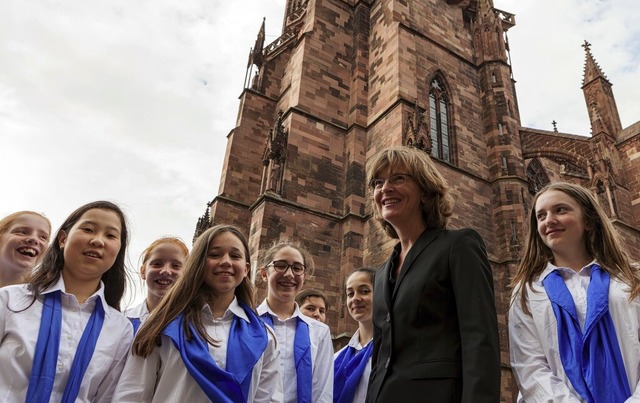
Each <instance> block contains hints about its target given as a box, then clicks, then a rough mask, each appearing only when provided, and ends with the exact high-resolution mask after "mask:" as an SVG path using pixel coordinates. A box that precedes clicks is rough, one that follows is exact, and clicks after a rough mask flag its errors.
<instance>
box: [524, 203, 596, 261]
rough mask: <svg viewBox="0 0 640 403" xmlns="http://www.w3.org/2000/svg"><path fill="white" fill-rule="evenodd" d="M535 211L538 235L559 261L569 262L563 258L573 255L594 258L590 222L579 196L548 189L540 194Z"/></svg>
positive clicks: (585, 258) (582, 258)
mask: <svg viewBox="0 0 640 403" xmlns="http://www.w3.org/2000/svg"><path fill="white" fill-rule="evenodd" d="M535 213H536V220H537V226H538V235H540V239H541V240H542V242H543V243H544V244H545V245H546V246H547V247H548V248H549V249H551V252H552V253H553V256H554V262H555V264H556V265H565V264H566V263H564V262H563V259H564V257H566V256H570V255H571V256H579V257H581V260H583V261H584V260H590V259H591V258H592V257H590V256H589V254H588V252H587V246H586V241H585V232H586V231H587V230H589V229H590V226H589V225H588V224H587V222H586V220H585V217H584V213H583V211H582V207H580V205H579V204H578V202H577V201H576V200H574V199H573V198H572V197H570V196H569V195H568V194H566V193H564V192H562V191H559V190H548V191H546V192H544V193H542V194H541V195H540V196H539V197H538V199H537V201H536V204H535ZM587 263H588V262H587Z"/></svg>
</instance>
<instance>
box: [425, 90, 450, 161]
mask: <svg viewBox="0 0 640 403" xmlns="http://www.w3.org/2000/svg"><path fill="white" fill-rule="evenodd" d="M450 120H451V119H450V111H449V97H448V95H447V91H446V89H445V87H444V85H443V83H442V81H441V80H440V79H439V78H437V77H436V78H434V79H433V80H432V81H431V85H430V88H429V136H430V137H431V156H432V157H434V158H438V159H441V160H443V161H446V162H449V163H453V155H452V154H453V153H452V150H451V130H450V129H451V126H450Z"/></svg>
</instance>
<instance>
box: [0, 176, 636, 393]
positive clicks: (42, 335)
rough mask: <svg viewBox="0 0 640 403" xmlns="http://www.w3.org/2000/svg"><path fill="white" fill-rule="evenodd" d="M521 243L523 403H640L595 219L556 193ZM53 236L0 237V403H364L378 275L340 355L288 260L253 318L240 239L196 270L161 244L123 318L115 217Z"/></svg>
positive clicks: (622, 303)
mask: <svg viewBox="0 0 640 403" xmlns="http://www.w3.org/2000/svg"><path fill="white" fill-rule="evenodd" d="M529 227H530V229H529V232H528V233H527V241H526V244H525V248H524V254H523V257H522V259H521V262H520V264H519V267H518V270H517V273H516V276H515V278H514V280H513V298H512V305H511V307H510V315H509V337H510V355H511V365H512V369H513V373H514V376H515V379H516V382H517V384H518V387H519V389H520V392H521V397H520V399H521V401H529V402H537V401H576V402H620V401H625V400H626V399H629V398H635V399H640V385H639V382H638V379H639V377H640V373H639V366H640V337H639V334H640V299H639V298H638V296H639V294H640V272H639V271H638V268H637V267H635V266H633V265H632V264H631V263H630V260H629V258H628V256H627V254H626V253H625V251H624V250H623V248H622V247H621V243H620V241H619V240H618V237H617V235H616V232H615V230H614V228H613V226H612V224H611V222H610V221H609V219H608V218H607V216H606V214H605V213H604V211H603V210H602V208H601V207H600V206H599V205H598V203H597V201H596V200H595V198H594V197H593V196H592V195H591V193H590V192H589V191H588V190H587V189H585V188H582V187H580V186H577V185H572V184H568V183H555V184H551V185H549V186H547V187H546V188H544V189H542V190H541V191H540V192H538V194H537V195H536V196H535V197H534V199H533V203H532V207H531V211H530V214H529ZM50 232H51V224H50V222H49V220H47V219H46V218H45V217H43V216H42V215H40V214H38V213H35V212H30V211H24V212H18V213H15V214H12V215H10V216H8V217H6V218H4V219H3V220H1V221H0V287H1V288H0V362H2V365H3V370H2V375H1V376H0V401H28V402H49V401H61V402H74V401H76V400H79V401H98V402H100V401H104V402H110V401H114V402H143V401H150V402H165V401H188V402H192V401H193V402H197V401H214V402H331V401H334V402H364V401H365V398H366V393H367V384H368V379H369V374H370V372H371V356H372V354H373V353H374V351H373V346H372V344H373V343H372V342H371V340H372V338H373V334H374V328H373V325H372V322H371V315H372V308H371V307H372V295H373V284H374V281H373V277H374V274H375V271H374V270H372V269H369V268H361V269H357V270H356V271H354V272H353V273H352V274H351V275H350V276H349V277H348V278H347V280H346V284H345V290H346V297H347V308H348V311H349V314H350V315H351V316H352V317H353V318H354V319H355V320H356V321H357V322H358V330H357V332H356V333H355V334H354V335H353V337H352V338H351V340H350V341H349V343H348V345H347V346H346V347H344V348H343V349H341V350H340V351H338V352H337V353H335V354H334V352H333V345H332V339H331V334H330V331H329V328H328V326H327V325H325V324H324V323H322V322H323V321H324V319H325V314H326V308H327V302H326V297H324V296H323V295H322V293H314V292H312V291H307V292H302V293H301V290H302V288H303V284H304V281H305V277H307V276H308V275H310V274H311V273H312V271H313V267H314V264H313V259H312V258H311V256H310V255H309V254H308V253H307V252H306V251H305V250H304V248H302V247H301V246H300V245H299V244H296V243H294V242H289V241H286V242H280V243H277V244H275V245H274V246H272V247H271V248H270V249H268V250H266V251H264V252H263V253H261V262H260V270H259V276H260V278H261V279H262V280H263V281H264V282H265V283H266V284H267V297H266V299H265V300H264V301H262V302H261V303H260V304H257V301H255V289H254V285H253V281H252V280H251V279H250V273H251V261H250V255H251V253H250V251H249V246H248V243H247V240H246V238H245V236H244V235H243V234H242V232H241V231H239V230H238V229H237V228H236V227H234V226H231V225H216V226H214V227H212V228H209V229H208V230H207V231H205V232H204V233H203V234H202V235H201V236H200V237H198V239H197V240H196V242H195V243H194V245H193V249H192V251H191V252H190V253H189V251H188V248H187V246H186V245H185V244H184V243H183V242H182V241H180V240H179V239H176V238H161V239H158V240H156V241H155V242H153V243H152V244H151V245H150V246H149V247H148V248H147V249H146V250H145V251H144V252H143V254H142V257H141V269H140V274H141V277H142V278H143V279H144V280H145V282H146V286H147V290H148V291H147V296H146V299H145V300H144V301H143V302H142V303H141V304H140V305H138V306H136V307H134V308H132V309H129V310H127V311H126V312H125V314H124V315H123V314H121V313H120V300H121V298H122V296H123V293H124V289H125V283H126V269H125V249H126V245H127V242H128V230H127V222H126V219H125V216H124V214H123V212H122V211H121V209H120V208H119V207H118V206H117V205H115V204H113V203H110V202H104V201H99V202H94V203H89V204H86V205H84V206H82V207H80V208H78V209H77V210H75V211H74V212H73V213H72V214H71V215H70V216H69V217H68V218H67V219H66V220H65V221H64V223H63V224H62V225H61V227H60V228H59V229H58V231H57V232H56V234H55V235H54V236H53V238H52V240H51V242H50V241H49V236H50ZM36 263H38V264H37V265H36ZM25 282H26V283H25ZM23 283H25V284H23ZM296 297H297V299H296ZM296 301H297V302H296ZM316 319H317V320H316Z"/></svg>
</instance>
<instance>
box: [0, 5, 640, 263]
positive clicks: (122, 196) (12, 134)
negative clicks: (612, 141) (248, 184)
mask: <svg viewBox="0 0 640 403" xmlns="http://www.w3.org/2000/svg"><path fill="white" fill-rule="evenodd" d="M0 4H1V6H0V7H1V9H2V13H0V38H2V39H1V40H0V60H2V62H1V63H0V180H1V181H0V183H2V185H3V192H2V197H1V198H0V216H4V215H6V214H9V213H11V212H13V211H16V210H22V209H33V210H37V211H43V212H45V213H46V214H47V215H48V216H49V217H50V218H51V220H52V222H53V225H54V227H57V226H59V225H60V224H61V223H62V221H63V220H64V218H65V217H66V216H67V215H68V214H69V213H70V212H71V211H72V210H73V209H75V208H76V207H78V206H80V205H81V204H83V203H85V202H89V201H92V200H97V199H108V200H113V201H116V202H118V203H120V204H121V205H122V206H123V207H124V208H125V210H126V211H127V213H128V215H129V219H130V222H131V224H132V225H131V230H132V234H133V237H132V244H131V247H130V249H129V252H130V253H129V254H130V257H131V261H133V262H137V258H138V255H139V254H140V252H141V251H142V250H143V249H144V248H145V247H146V246H147V245H148V244H149V243H150V242H151V241H153V240H154V239H155V238H157V237H158V236H161V235H168V234H172V235H177V236H180V237H182V238H183V239H184V240H185V241H186V242H187V243H188V244H190V242H191V237H192V235H193V231H194V229H195V224H196V221H197V218H198V217H199V216H200V215H201V214H202V213H203V212H204V209H205V203H206V202H207V201H209V200H211V199H212V198H213V197H214V196H215V195H216V194H217V191H218V182H219V179H220V171H221V168H222V160H223V158H224V150H225V147H226V136H227V134H228V133H229V131H230V130H231V129H232V128H233V127H234V124H235V120H236V116H237V112H238V96H239V95H240V93H241V91H242V87H243V80H244V77H245V69H246V63H247V56H248V53H249V49H250V47H251V46H253V44H254V41H255V38H256V34H257V32H258V29H259V27H260V24H261V23H262V18H263V17H265V16H266V17H267V23H266V28H267V39H266V42H267V43H269V42H271V41H273V40H275V39H276V37H277V36H278V35H279V34H280V30H281V21H282V16H283V14H284V6H285V1H284V0H277V1H265V0H234V1H224V2H223V1H209V0H182V1H175V0H159V1H151V0H139V1H124V0H95V1H90V2H87V1H80V0H69V1H65V2H54V1H51V0H39V1H35V0H0ZM495 5H496V7H498V8H500V9H503V10H506V11H510V12H514V13H516V20H517V25H516V26H515V27H514V28H513V29H512V30H511V31H510V32H509V37H510V40H511V49H512V59H513V64H514V74H515V77H516V79H517V80H518V83H517V91H518V94H519V102H520V111H521V116H522V123H523V124H524V125H525V126H531V127H536V128H541V129H551V121H552V120H553V119H555V120H557V121H558V127H559V129H560V130H561V131H566V132H572V133H583V134H586V133H588V131H589V128H588V118H587V112H586V108H585V106H584V99H583V98H582V91H581V90H580V86H581V81H582V67H583V64H584V51H583V49H582V48H581V47H580V44H581V43H582V41H583V40H584V39H587V40H589V41H590V42H591V43H592V45H593V46H592V51H593V54H594V56H595V57H596V60H597V61H598V62H599V63H600V65H601V67H602V68H603V70H604V72H605V73H606V74H607V75H608V77H609V79H610V80H611V82H612V83H613V84H614V93H615V95H616V97H617V100H618V107H619V109H620V115H621V118H622V120H623V124H624V125H625V126H628V125H630V124H631V123H633V122H634V119H638V115H637V108H636V110H634V99H635V94H636V93H638V92H639V91H640V88H638V87H639V86H640V83H639V82H638V80H637V77H639V74H638V73H639V71H638V69H639V67H638V66H639V63H638V56H637V55H639V54H640V52H639V50H640V47H639V45H638V40H637V38H639V37H640V35H639V33H640V32H639V30H640V28H638V25H637V24H636V21H638V20H639V19H640V18H638V17H639V15H638V11H637V10H638V7H637V5H636V4H635V2H633V1H632V0H619V1H616V2H613V1H588V0H565V1H562V2H557V1H551V0H537V1H535V2H533V1H523V0H500V1H497V0H496V4H495Z"/></svg>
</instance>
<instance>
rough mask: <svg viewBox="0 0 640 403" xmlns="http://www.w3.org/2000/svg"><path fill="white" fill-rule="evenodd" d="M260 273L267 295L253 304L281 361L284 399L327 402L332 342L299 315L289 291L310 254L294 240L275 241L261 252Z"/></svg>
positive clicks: (300, 281)
mask: <svg viewBox="0 0 640 403" xmlns="http://www.w3.org/2000/svg"><path fill="white" fill-rule="evenodd" d="M262 262H263V264H262V267H261V268H260V276H261V277H262V280H263V281H264V282H265V283H266V284H267V298H266V299H265V300H264V301H263V302H262V304H260V306H259V307H258V313H259V314H260V316H261V317H262V319H263V320H264V321H265V322H266V323H267V324H269V325H270V326H271V327H272V328H273V329H274V331H275V333H276V337H277V339H278V349H279V350H280V357H281V360H282V371H281V374H280V376H282V378H283V380H284V403H302V402H304V403H311V402H313V403H331V402H332V401H333V343H332V342H331V332H330V331H329V327H328V326H327V325H325V324H324V323H321V322H319V321H317V320H314V319H311V318H309V317H308V316H305V315H304V314H303V313H302V312H301V311H300V307H299V306H298V304H297V303H296V302H295V296H296V294H297V293H298V292H300V290H301V289H302V286H303V285H304V280H305V278H306V276H307V275H309V274H311V273H313V259H312V258H311V255H309V253H308V252H307V251H306V250H305V249H304V248H303V247H302V245H300V244H299V243H297V242H292V241H280V242H278V243H276V244H274V245H273V246H272V247H271V248H269V249H268V250H267V251H266V252H264V253H263V257H262Z"/></svg>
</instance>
